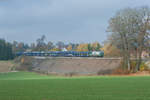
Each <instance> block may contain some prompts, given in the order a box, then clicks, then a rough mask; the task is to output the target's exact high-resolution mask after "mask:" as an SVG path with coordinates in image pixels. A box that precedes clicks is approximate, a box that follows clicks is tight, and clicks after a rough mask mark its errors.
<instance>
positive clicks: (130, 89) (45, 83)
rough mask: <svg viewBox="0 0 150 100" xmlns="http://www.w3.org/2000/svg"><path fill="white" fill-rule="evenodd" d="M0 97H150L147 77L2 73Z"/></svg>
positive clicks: (108, 99) (85, 99)
mask: <svg viewBox="0 0 150 100" xmlns="http://www.w3.org/2000/svg"><path fill="white" fill-rule="evenodd" d="M0 100H150V77H148V76H145V77H107V76H101V77H98V76H95V77H72V78H69V77H56V76H44V75H38V74H36V73H29V72H16V73H1V74H0Z"/></svg>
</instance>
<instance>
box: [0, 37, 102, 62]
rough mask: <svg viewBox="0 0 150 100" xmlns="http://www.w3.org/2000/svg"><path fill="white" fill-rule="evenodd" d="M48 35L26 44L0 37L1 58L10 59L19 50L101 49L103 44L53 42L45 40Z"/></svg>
mask: <svg viewBox="0 0 150 100" xmlns="http://www.w3.org/2000/svg"><path fill="white" fill-rule="evenodd" d="M45 40H46V36H45V35H43V36H41V37H40V38H38V39H37V40H36V42H35V43H31V44H26V43H23V42H17V41H13V43H9V42H6V41H5V40H4V39H0V60H9V59H13V58H14V57H15V54H16V53H17V52H32V51H63V50H64V49H65V50H67V51H100V50H101V48H102V46H101V45H100V43H99V42H94V43H80V44H78V43H68V44H65V43H64V42H62V41H58V42H57V43H53V42H51V41H49V42H45Z"/></svg>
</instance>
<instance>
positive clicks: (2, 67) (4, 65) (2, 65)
mask: <svg viewBox="0 0 150 100" xmlns="http://www.w3.org/2000/svg"><path fill="white" fill-rule="evenodd" d="M13 65H14V64H13V61H0V72H9V71H10V69H11V67H13Z"/></svg>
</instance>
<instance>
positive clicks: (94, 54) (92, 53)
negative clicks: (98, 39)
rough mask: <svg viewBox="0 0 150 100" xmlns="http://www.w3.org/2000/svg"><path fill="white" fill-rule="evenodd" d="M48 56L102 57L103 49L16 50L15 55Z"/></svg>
mask: <svg viewBox="0 0 150 100" xmlns="http://www.w3.org/2000/svg"><path fill="white" fill-rule="evenodd" d="M22 55H24V56H48V57H104V51H87V52H78V51H48V52H43V51H41V52H37V51H34V52H17V53H16V56H22Z"/></svg>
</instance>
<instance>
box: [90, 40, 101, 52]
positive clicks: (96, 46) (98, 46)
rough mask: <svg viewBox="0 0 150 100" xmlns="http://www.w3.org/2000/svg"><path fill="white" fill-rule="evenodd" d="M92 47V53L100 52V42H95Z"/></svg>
mask: <svg viewBox="0 0 150 100" xmlns="http://www.w3.org/2000/svg"><path fill="white" fill-rule="evenodd" d="M91 47H92V51H100V48H101V46H100V44H99V43H98V42H94V43H92V44H91Z"/></svg>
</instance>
